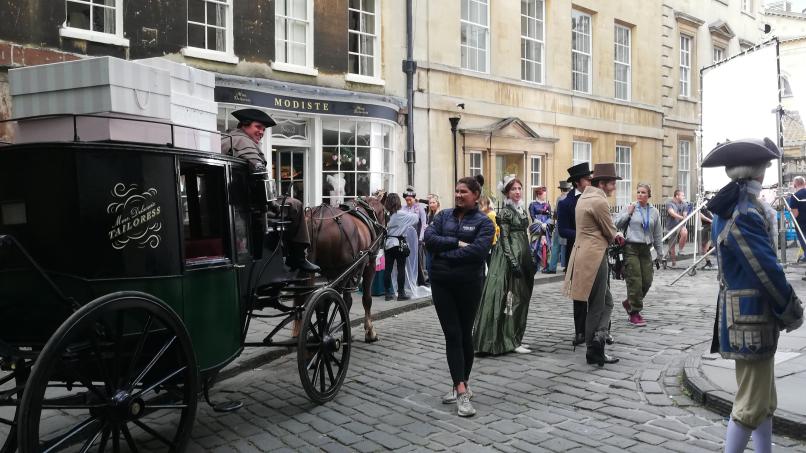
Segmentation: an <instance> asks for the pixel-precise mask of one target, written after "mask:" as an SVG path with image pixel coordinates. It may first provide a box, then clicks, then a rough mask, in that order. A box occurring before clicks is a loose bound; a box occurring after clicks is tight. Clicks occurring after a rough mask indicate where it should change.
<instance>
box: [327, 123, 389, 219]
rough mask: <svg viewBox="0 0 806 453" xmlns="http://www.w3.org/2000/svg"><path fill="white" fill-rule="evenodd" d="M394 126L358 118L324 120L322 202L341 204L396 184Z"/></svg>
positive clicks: (387, 188)
mask: <svg viewBox="0 0 806 453" xmlns="http://www.w3.org/2000/svg"><path fill="white" fill-rule="evenodd" d="M393 132H394V131H393V128H392V126H389V125H386V124H382V123H378V122H372V121H362V120H354V119H335V118H325V119H323V120H322V202H323V203H329V204H331V205H334V206H335V205H338V204H339V203H343V202H345V201H348V200H351V199H354V198H356V197H361V196H368V195H372V194H373V193H374V192H375V191H377V190H379V189H383V190H385V191H387V192H388V191H390V190H391V188H392V187H393V186H394V185H393V175H392V171H393V168H392V156H393V150H394V136H393Z"/></svg>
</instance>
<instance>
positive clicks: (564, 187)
mask: <svg viewBox="0 0 806 453" xmlns="http://www.w3.org/2000/svg"><path fill="white" fill-rule="evenodd" d="M572 187H574V186H572V185H571V183H570V182H568V181H560V185H559V186H558V187H557V188H558V189H560V190H571V188H572Z"/></svg>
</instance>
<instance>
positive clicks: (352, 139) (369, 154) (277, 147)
mask: <svg viewBox="0 0 806 453" xmlns="http://www.w3.org/2000/svg"><path fill="white" fill-rule="evenodd" d="M401 17H403V18H405V2H402V1H401V2H398V1H381V0H349V1H348V0H327V1H322V0H316V1H314V0H250V1H243V0H139V1H135V0H0V23H2V24H3V26H2V27H0V119H6V118H8V117H9V115H10V113H11V109H12V108H13V107H12V105H11V100H10V96H9V91H8V83H7V74H8V69H10V68H17V67H21V66H27V65H37V64H43V63H52V62H58V61H65V60H71V59H77V58H84V57H87V56H102V55H108V56H114V57H119V58H125V59H139V58H148V57H157V56H160V57H162V56H164V57H166V58H169V59H172V60H175V61H178V62H184V63H187V64H189V65H192V66H195V67H197V68H201V69H205V70H208V71H212V72H215V73H216V101H218V103H219V121H218V123H219V128H220V129H221V130H224V129H227V128H231V127H233V126H234V125H235V124H234V123H233V118H232V117H231V116H230V115H229V113H230V112H231V111H232V110H234V109H238V108H243V107H256V108H261V109H264V110H266V111H267V112H268V113H269V114H270V115H272V116H273V117H274V118H275V119H276V120H277V121H278V123H279V124H278V126H277V127H275V128H274V129H273V130H272V134H271V136H268V134H267V138H264V140H263V146H264V147H265V150H266V151H267V153H270V156H271V160H272V163H273V166H274V172H275V176H276V178H277V179H278V180H279V181H280V188H281V189H282V190H283V191H284V192H287V193H290V194H291V195H292V196H295V197H297V198H300V199H301V200H303V201H304V202H305V203H306V204H308V205H313V204H318V203H320V202H322V201H332V200H331V199H332V197H333V195H334V194H333V192H334V191H333V190H332V189H333V185H332V184H330V183H329V182H328V178H332V179H331V180H343V182H344V193H343V194H341V195H340V196H338V198H340V199H343V198H350V197H355V196H357V195H361V194H369V193H370V192H372V191H374V190H376V189H379V188H385V189H387V190H396V189H398V188H399V187H401V186H403V185H404V184H405V183H406V181H405V175H406V168H405V165H404V155H403V150H404V149H405V133H404V132H405V128H404V127H403V126H402V125H403V124H405V122H404V116H403V114H404V113H405V109H403V107H404V105H405V96H406V85H405V77H404V75H403V73H402V72H401V70H400V62H401V61H402V60H403V59H405V56H406V48H405V36H406V35H405V32H406V29H405V20H403V21H401V20H400V18H401ZM337 185H340V184H337Z"/></svg>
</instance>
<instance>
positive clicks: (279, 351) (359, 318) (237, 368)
mask: <svg viewBox="0 0 806 453" xmlns="http://www.w3.org/2000/svg"><path fill="white" fill-rule="evenodd" d="M562 278H563V275H562V274H554V275H551V274H537V275H536V276H535V283H537V282H551V281H559V280H561V279H562ZM429 305H431V297H430V296H428V297H424V298H416V299H411V300H407V301H386V300H384V296H376V297H373V298H372V319H373V320H380V319H385V318H388V317H390V316H396V315H398V314H400V313H404V312H407V311H411V310H416V309H418V308H423V307H427V306H429ZM270 312H271V310H267V314H270ZM282 319H283V318H254V319H252V322H251V323H250V324H249V332H248V333H247V337H246V340H247V341H255V342H259V341H262V340H263V337H265V336H266V334H268V333H269V332H271V330H272V329H273V328H274V327H275V326H276V325H277V324H279V323H280V321H281V320H282ZM363 322H364V307H363V305H361V293H359V292H355V293H353V306H352V307H351V308H350V325H351V326H352V327H353V336H354V337H355V338H356V339H357V340H359V341H363V338H364V329H363V327H361V326H362V325H363ZM290 333H291V329H290V328H288V329H286V330H285V331H284V332H283V331H281V332H279V333H278V335H277V336H276V338H275V341H280V340H285V339H288V338H289V337H290ZM295 350H296V349H295V348H276V347H275V348H260V347H252V348H245V349H244V350H243V352H242V353H241V355H240V356H238V357H237V358H236V359H235V360H234V361H233V362H232V363H230V364H229V365H227V366H226V367H225V368H224V369H223V370H222V371H221V373H220V374H219V376H218V379H219V380H221V379H226V378H229V377H232V376H235V375H237V374H238V373H241V372H243V371H246V370H249V369H252V368H255V367H259V366H261V365H263V364H265V363H267V362H269V361H271V360H274V359H276V358H278V357H280V356H283V355H285V354H288V353H292V352H294V351H295Z"/></svg>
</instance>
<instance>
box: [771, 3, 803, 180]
mask: <svg viewBox="0 0 806 453" xmlns="http://www.w3.org/2000/svg"><path fill="white" fill-rule="evenodd" d="M763 20H764V22H765V23H767V24H769V25H770V26H771V27H772V31H771V34H773V35H775V36H777V37H778V39H779V40H780V45H779V55H780V62H781V106H782V107H783V108H784V113H783V115H782V118H781V125H782V128H783V132H784V168H783V177H784V184H788V183H789V182H791V181H792V178H794V177H795V176H806V128H804V125H803V122H804V116H806V13H804V12H797V11H792V7H791V3H790V2H777V4H775V5H769V6H768V7H767V8H766V9H765V10H764V13H763Z"/></svg>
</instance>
